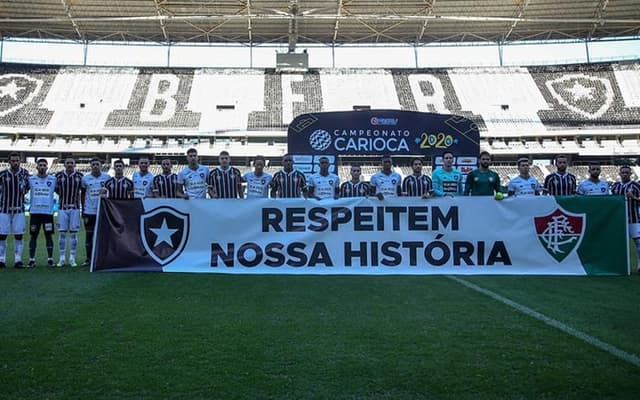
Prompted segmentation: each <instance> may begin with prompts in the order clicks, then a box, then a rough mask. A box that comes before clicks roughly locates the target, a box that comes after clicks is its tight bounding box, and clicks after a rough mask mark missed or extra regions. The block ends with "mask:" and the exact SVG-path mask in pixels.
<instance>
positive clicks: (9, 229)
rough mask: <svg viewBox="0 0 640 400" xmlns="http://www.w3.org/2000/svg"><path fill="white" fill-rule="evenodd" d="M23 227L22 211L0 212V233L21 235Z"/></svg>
mask: <svg viewBox="0 0 640 400" xmlns="http://www.w3.org/2000/svg"><path fill="white" fill-rule="evenodd" d="M24 228H25V217H24V213H19V214H0V235H22V234H24Z"/></svg>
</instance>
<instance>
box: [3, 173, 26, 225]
mask: <svg viewBox="0 0 640 400" xmlns="http://www.w3.org/2000/svg"><path fill="white" fill-rule="evenodd" d="M28 191H29V171H27V170H26V169H24V168H22V167H20V169H18V171H17V172H15V173H14V172H13V171H11V168H7V169H5V170H4V171H2V172H0V213H2V214H20V213H22V212H24V195H25V194H27V192H28Z"/></svg>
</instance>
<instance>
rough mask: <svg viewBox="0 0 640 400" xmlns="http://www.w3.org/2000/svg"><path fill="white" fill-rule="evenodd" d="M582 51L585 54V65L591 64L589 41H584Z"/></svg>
mask: <svg viewBox="0 0 640 400" xmlns="http://www.w3.org/2000/svg"><path fill="white" fill-rule="evenodd" d="M584 49H585V51H586V52H587V64H591V57H590V55H589V39H588V38H587V39H585V40H584Z"/></svg>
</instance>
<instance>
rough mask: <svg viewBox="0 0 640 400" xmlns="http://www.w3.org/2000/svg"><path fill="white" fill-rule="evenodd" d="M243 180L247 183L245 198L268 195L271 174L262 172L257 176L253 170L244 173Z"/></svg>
mask: <svg viewBox="0 0 640 400" xmlns="http://www.w3.org/2000/svg"><path fill="white" fill-rule="evenodd" d="M243 179H244V181H245V182H246V183H247V199H258V198H267V197H269V187H270V186H271V181H272V180H273V176H271V174H268V173H266V172H263V173H262V174H260V175H259V176H258V175H256V174H255V172H253V171H251V172H247V173H246V174H244V178H243Z"/></svg>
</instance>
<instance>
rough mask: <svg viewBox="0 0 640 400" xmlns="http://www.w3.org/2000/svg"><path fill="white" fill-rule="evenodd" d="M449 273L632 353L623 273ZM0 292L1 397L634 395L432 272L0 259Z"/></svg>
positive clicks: (628, 368)
mask: <svg viewBox="0 0 640 400" xmlns="http://www.w3.org/2000/svg"><path fill="white" fill-rule="evenodd" d="M26 243H27V241H25V251H26ZM82 244H83V241H82V240H81V241H80V245H81V246H80V247H81V248H83V247H82ZM39 250H40V251H39V253H40V254H39V260H42V261H44V260H45V259H46V257H45V256H44V255H43V252H44V244H43V243H40V245H39ZM25 254H26V253H25ZM56 259H57V255H56ZM25 260H26V257H25ZM78 260H84V257H83V255H81V254H79V257H78ZM40 264H41V265H43V262H40ZM463 279H465V280H468V281H470V282H473V283H475V284H477V285H480V286H482V287H484V288H487V289H490V290H492V291H494V292H496V293H498V294H500V295H503V296H506V297H508V298H510V299H511V300H514V301H516V302H518V303H520V304H522V305H525V306H527V307H530V308H533V309H535V310H537V311H539V312H542V313H544V314H546V315H548V316H549V317H552V318H555V319H557V320H559V321H562V322H563V323H565V324H568V325H570V326H572V327H573V328H576V329H579V330H581V331H583V332H585V333H587V334H590V335H592V336H595V337H597V338H599V339H600V340H603V341H605V342H608V343H610V344H612V345H614V346H616V347H618V348H620V349H622V350H624V351H626V352H628V353H632V354H635V355H640V340H639V338H640V318H638V304H640V278H638V277H637V276H633V277H621V278H580V277H527V276H525V277H522V276H518V277H513V276H504V277H489V276H474V277H465V278H463ZM0 304H1V306H0V327H2V330H1V332H2V337H1V338H0V398H6V399H80V398H83V399H85V398H97V399H212V398H219V399H243V398H244V399H268V398H273V399H300V398H313V399H635V398H637V397H638V393H640V379H639V378H638V377H639V375H640V368H639V367H636V366H634V365H632V364H630V363H628V362H626V361H623V360H620V359H618V358H616V357H614V356H612V355H610V354H609V353H607V352H605V351H602V350H599V349H597V348H595V347H594V346H592V345H589V344H587V343H585V342H583V341H581V340H579V339H576V338H574V337H572V336H570V335H567V334H565V333H562V332H560V331H559V330H557V329H555V328H552V327H549V326H547V325H545V324H543V323H542V322H539V321H537V320H535V319H533V318H531V317H528V316H526V315H524V314H522V313H519V312H517V311H516V310H514V309H512V308H509V307H507V306H505V305H503V304H501V303H498V302H497V301H495V300H493V299H491V298H489V297H487V296H484V295H482V294H479V293H477V292H475V291H473V290H470V289H468V288H466V287H464V286H462V285H460V284H458V283H456V282H454V281H452V280H450V279H448V278H446V277H441V276H425V277H421V276H386V277H373V276H233V275H214V274H206V275H196V274H154V273H146V274H144V273H120V274H108V273H95V274H91V273H89V272H88V271H87V269H86V268H85V269H76V270H72V269H71V268H63V269H55V270H48V269H47V268H44V267H39V268H37V269H35V270H14V269H12V268H8V269H6V270H0Z"/></svg>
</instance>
